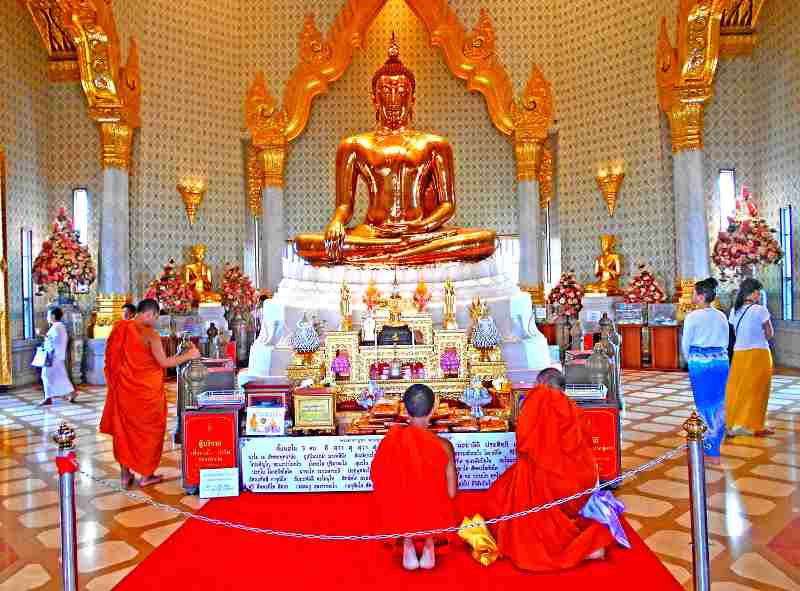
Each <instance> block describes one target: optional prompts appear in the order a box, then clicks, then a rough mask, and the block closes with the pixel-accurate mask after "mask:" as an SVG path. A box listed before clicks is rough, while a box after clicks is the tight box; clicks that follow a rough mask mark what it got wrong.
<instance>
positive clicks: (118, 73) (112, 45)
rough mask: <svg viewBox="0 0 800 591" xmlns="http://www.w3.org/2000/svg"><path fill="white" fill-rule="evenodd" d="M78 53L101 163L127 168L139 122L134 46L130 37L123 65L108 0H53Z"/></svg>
mask: <svg viewBox="0 0 800 591" xmlns="http://www.w3.org/2000/svg"><path fill="white" fill-rule="evenodd" d="M56 3H57V5H58V8H59V9H60V10H61V23H60V24H61V26H62V27H63V30H64V31H65V32H66V33H67V34H68V35H69V36H70V38H71V40H72V43H73V44H74V46H75V48H76V52H77V56H78V63H79V66H80V80H81V85H82V87H83V92H84V94H85V95H86V99H87V102H88V104H89V116H90V117H91V118H92V119H93V120H94V121H95V122H97V124H98V126H99V127H100V142H101V161H102V164H103V166H104V167H106V166H111V167H117V168H124V169H126V170H128V169H130V154H131V145H132V141H133V130H134V129H136V128H138V127H140V126H141V118H140V98H141V81H140V75H139V49H138V45H137V43H136V41H135V40H134V39H131V42H130V48H129V51H128V61H127V63H126V64H125V65H122V60H121V58H120V41H119V37H118V35H117V27H116V23H115V22H114V14H113V12H112V10H111V0H56Z"/></svg>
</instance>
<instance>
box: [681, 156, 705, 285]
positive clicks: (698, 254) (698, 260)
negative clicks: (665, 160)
mask: <svg viewBox="0 0 800 591" xmlns="http://www.w3.org/2000/svg"><path fill="white" fill-rule="evenodd" d="M703 168H704V156H703V151H702V150H683V151H681V152H678V153H676V154H674V155H673V169H672V176H673V187H674V188H673V190H674V192H675V237H676V242H675V244H676V252H675V254H676V271H677V275H678V280H679V281H687V280H700V279H705V278H706V277H708V276H709V275H710V274H711V269H710V266H709V245H708V241H709V237H708V224H707V222H706V201H705V188H704V187H703V179H704V170H703Z"/></svg>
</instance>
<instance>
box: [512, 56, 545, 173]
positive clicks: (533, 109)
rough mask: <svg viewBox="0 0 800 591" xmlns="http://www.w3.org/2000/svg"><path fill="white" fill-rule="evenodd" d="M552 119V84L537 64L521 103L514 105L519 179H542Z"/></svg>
mask: <svg viewBox="0 0 800 591" xmlns="http://www.w3.org/2000/svg"><path fill="white" fill-rule="evenodd" d="M552 120H553V95H552V91H551V89H550V83H549V82H548V81H547V79H545V77H544V74H543V73H542V70H541V69H540V68H539V66H538V65H536V64H534V65H533V68H532V70H531V75H530V77H529V78H528V83H527V84H526V85H525V90H524V92H523V94H522V98H521V99H520V100H519V102H517V103H514V105H513V121H514V136H513V139H514V152H515V154H516V157H517V180H520V181H530V180H537V179H538V178H539V168H540V165H541V161H542V149H543V146H544V142H545V140H546V139H547V132H548V129H549V127H550V124H551V123H552Z"/></svg>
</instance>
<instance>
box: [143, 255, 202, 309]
mask: <svg viewBox="0 0 800 591" xmlns="http://www.w3.org/2000/svg"><path fill="white" fill-rule="evenodd" d="M144 297H145V298H149V299H153V300H156V301H157V302H158V306H159V307H160V308H161V311H162V312H163V313H164V314H178V315H180V314H188V313H189V312H191V311H192V297H193V294H192V288H191V287H189V286H188V285H186V284H185V283H184V282H183V279H181V278H180V277H179V276H178V274H177V273H176V272H175V259H170V260H169V262H168V263H167V264H166V265H164V270H163V271H162V272H161V276H160V277H159V278H158V279H154V280H153V281H151V282H150V285H149V286H148V288H147V292H146V293H145V294H144Z"/></svg>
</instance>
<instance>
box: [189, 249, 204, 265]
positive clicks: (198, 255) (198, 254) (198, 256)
mask: <svg viewBox="0 0 800 591" xmlns="http://www.w3.org/2000/svg"><path fill="white" fill-rule="evenodd" d="M192 256H193V257H194V260H196V261H197V262H198V263H202V262H203V259H205V258H206V249H205V248H193V249H192Z"/></svg>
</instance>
